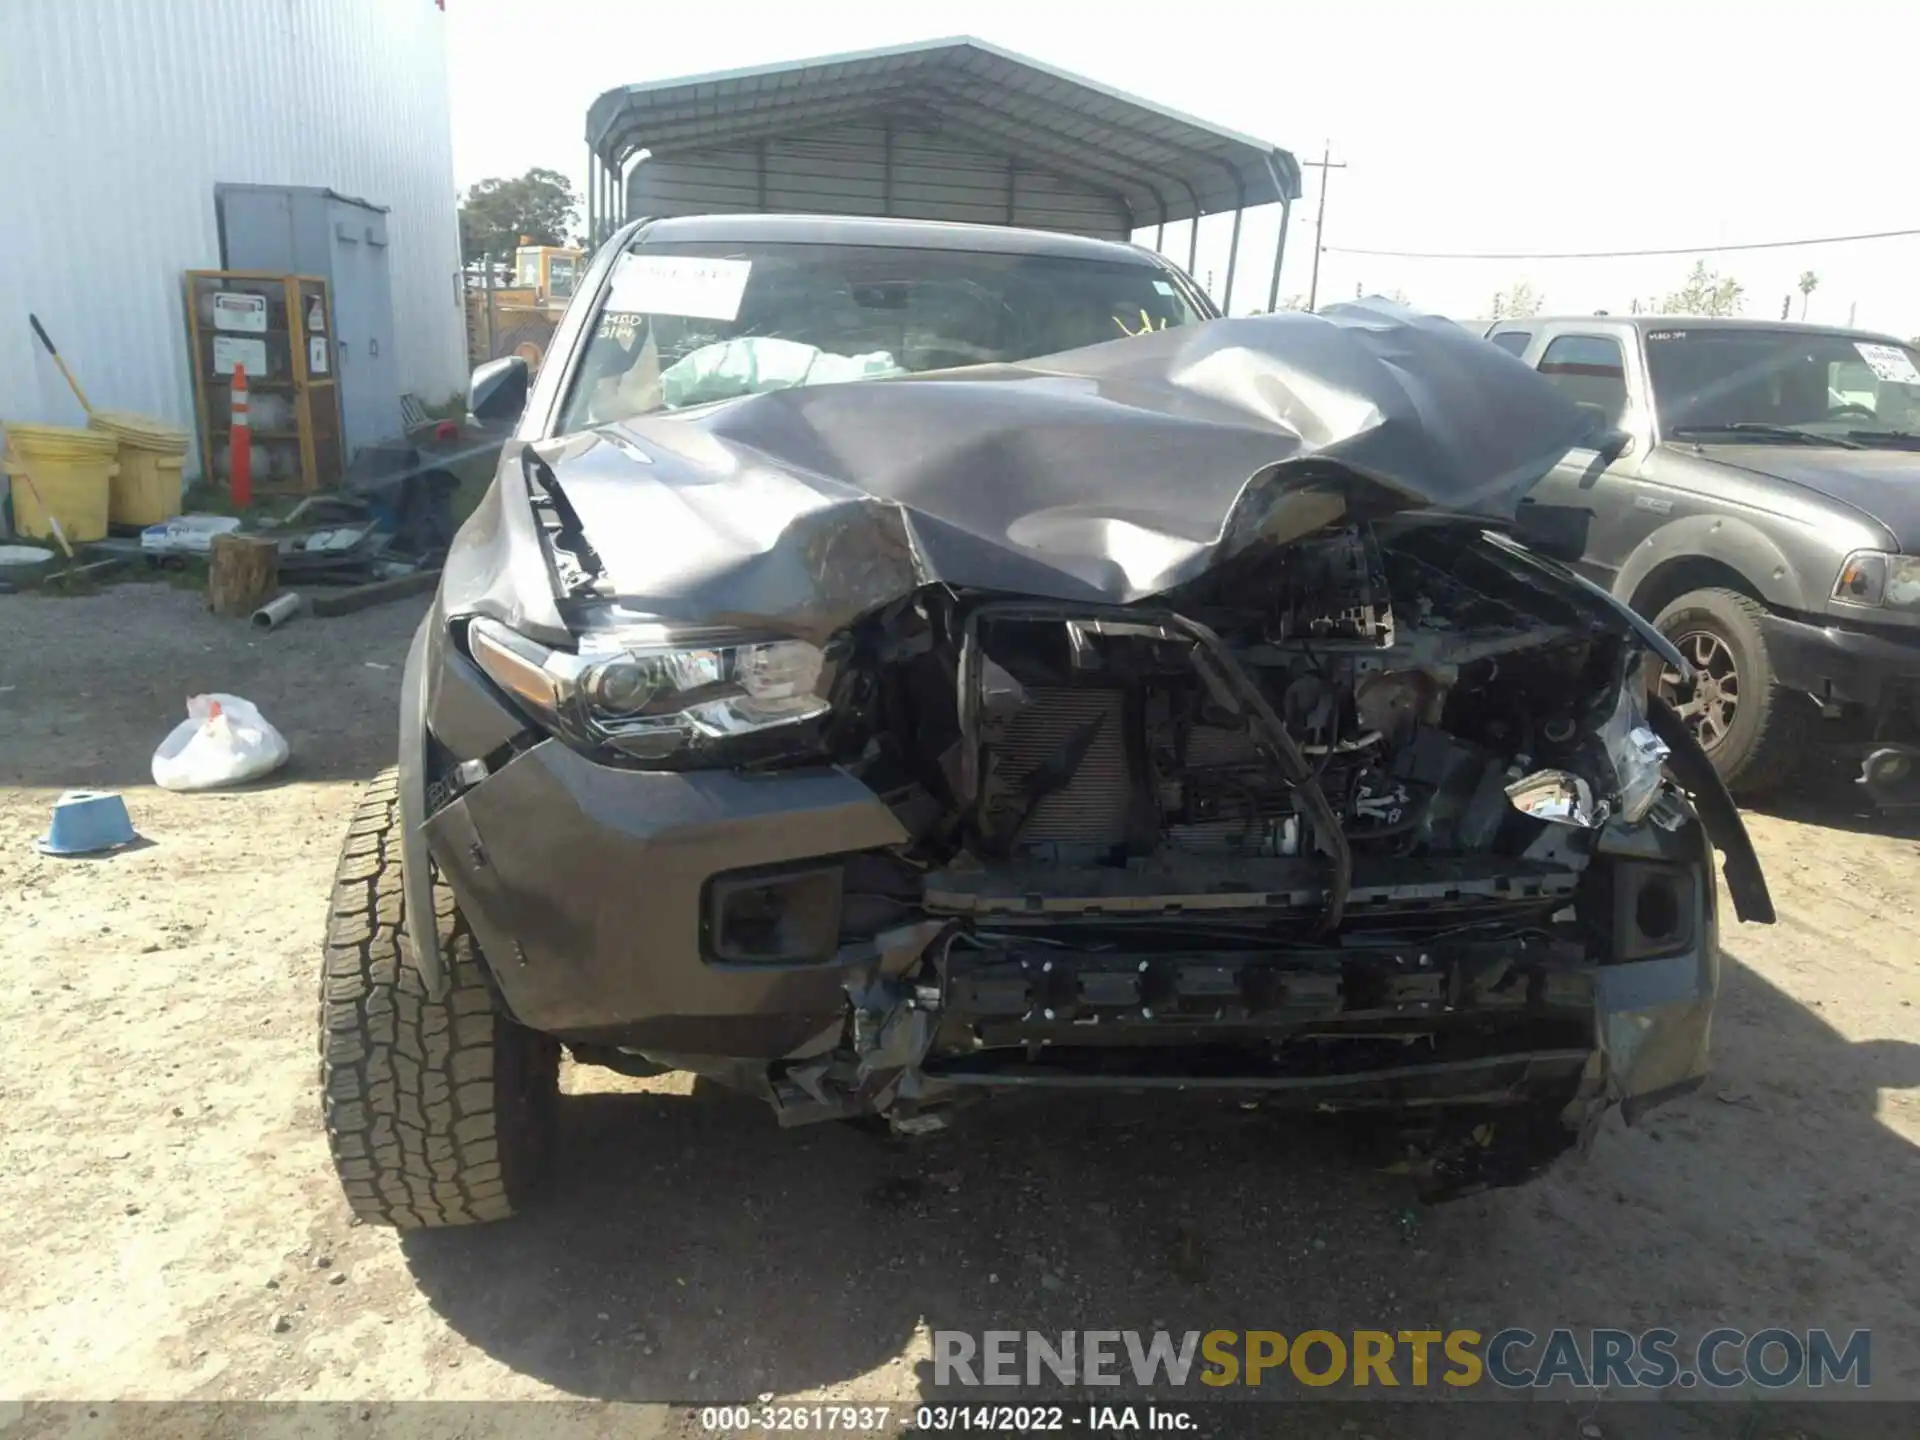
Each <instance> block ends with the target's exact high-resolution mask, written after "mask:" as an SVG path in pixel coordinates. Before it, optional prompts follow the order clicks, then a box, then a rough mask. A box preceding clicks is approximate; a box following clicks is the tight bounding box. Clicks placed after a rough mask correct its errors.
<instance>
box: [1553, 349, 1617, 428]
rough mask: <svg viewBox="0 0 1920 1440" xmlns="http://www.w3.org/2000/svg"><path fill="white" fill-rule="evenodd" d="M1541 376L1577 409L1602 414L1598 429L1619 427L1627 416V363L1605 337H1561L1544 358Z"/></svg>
mask: <svg viewBox="0 0 1920 1440" xmlns="http://www.w3.org/2000/svg"><path fill="white" fill-rule="evenodd" d="M1540 373H1541V374H1542V375H1544V376H1545V377H1546V378H1547V380H1548V381H1549V382H1551V383H1552V384H1553V386H1554V387H1555V388H1556V389H1558V390H1559V391H1560V392H1561V393H1562V394H1564V395H1565V396H1566V397H1567V398H1568V399H1569V400H1571V401H1573V402H1574V403H1575V404H1577V405H1584V406H1587V407H1589V408H1590V409H1592V410H1595V411H1598V415H1597V416H1596V418H1595V421H1594V426H1595V428H1596V429H1606V428H1610V427H1612V426H1615V425H1618V424H1619V423H1620V422H1621V420H1622V419H1623V418H1624V417H1625V415H1626V413H1627V362H1626V357H1625V355H1624V354H1623V353H1622V352H1621V349H1620V342H1619V341H1618V340H1614V339H1611V338H1610V337H1608V336H1605V335H1561V336H1558V337H1557V338H1555V340H1554V341H1553V343H1551V344H1550V345H1548V346H1547V353H1546V354H1544V355H1542V356H1541V357H1540Z"/></svg>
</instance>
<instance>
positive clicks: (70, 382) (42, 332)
mask: <svg viewBox="0 0 1920 1440" xmlns="http://www.w3.org/2000/svg"><path fill="white" fill-rule="evenodd" d="M27 322H28V323H29V324H30V325H32V326H33V333H34V334H36V335H38V336H39V337H40V343H41V344H42V345H44V346H46V347H47V354H49V355H51V356H52V357H53V363H54V364H56V365H58V366H59V367H60V374H61V375H62V376H63V377H64V378H65V380H66V382H67V388H68V389H69V390H71V391H73V398H74V399H76V400H78V401H79V402H80V408H81V409H82V410H84V411H86V412H87V414H88V415H92V414H93V406H91V405H90V404H88V403H87V392H86V391H84V390H82V389H81V388H80V382H79V381H78V380H76V379H74V378H73V372H72V371H71V370H69V369H67V362H66V361H64V360H62V359H61V358H60V352H59V351H58V350H56V349H54V348H53V337H52V336H51V335H49V334H47V331H46V327H45V326H44V325H42V324H41V323H40V317H39V316H38V315H28V316H27Z"/></svg>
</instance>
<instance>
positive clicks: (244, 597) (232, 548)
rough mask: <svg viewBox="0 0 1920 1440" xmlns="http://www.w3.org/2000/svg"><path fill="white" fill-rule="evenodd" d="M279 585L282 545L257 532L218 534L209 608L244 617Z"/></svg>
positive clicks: (209, 584)
mask: <svg viewBox="0 0 1920 1440" xmlns="http://www.w3.org/2000/svg"><path fill="white" fill-rule="evenodd" d="M279 588H280V546H279V544H278V543H277V542H275V541H273V540H267V539H263V538H262V537H260V536H258V535H216V536H214V537H213V549H212V552H211V558H210V563H209V565H208V568H207V608H208V609H209V610H211V611H213V613H214V614H216V615H228V616H231V617H233V618H235V619H238V620H245V619H246V618H247V617H248V616H250V615H252V614H253V612H254V611H256V610H258V609H259V608H260V607H261V606H262V605H264V604H266V603H267V601H269V600H271V599H272V598H273V597H274V593H275V592H276V591H277V590H279Z"/></svg>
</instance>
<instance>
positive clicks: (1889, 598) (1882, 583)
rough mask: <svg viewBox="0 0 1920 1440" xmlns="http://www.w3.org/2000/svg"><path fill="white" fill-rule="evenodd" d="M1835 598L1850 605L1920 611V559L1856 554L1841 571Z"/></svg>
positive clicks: (1873, 552)
mask: <svg viewBox="0 0 1920 1440" xmlns="http://www.w3.org/2000/svg"><path fill="white" fill-rule="evenodd" d="M1833 598H1834V599H1835V600H1838V601H1840V602H1842V603H1843V604H1847V605H1870V606H1873V607H1874V608H1875V609H1887V610H1915V611H1920V556H1913V555H1889V554H1887V553H1885V552H1884V551H1880V550H1856V551H1854V552H1853V553H1852V554H1851V555H1849V556H1847V563H1846V564H1844V565H1842V566H1841V567H1840V574H1839V577H1838V578H1837V579H1836V580H1835V581H1834V582H1833Z"/></svg>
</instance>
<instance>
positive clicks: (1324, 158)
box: [1300, 140, 1347, 314]
mask: <svg viewBox="0 0 1920 1440" xmlns="http://www.w3.org/2000/svg"><path fill="white" fill-rule="evenodd" d="M1315 167H1318V168H1319V171H1320V213H1319V214H1318V215H1317V216H1315V217H1314V221H1313V279H1312V280H1310V281H1308V282H1307V311H1308V313H1309V314H1311V313H1312V311H1313V307H1314V302H1315V301H1317V300H1318V299H1319V298H1320V257H1321V256H1322V255H1323V254H1325V253H1326V249H1327V247H1326V246H1325V245H1323V244H1322V243H1321V242H1322V241H1323V240H1325V239H1326V235H1327V181H1329V180H1331V179H1332V178H1333V172H1334V171H1336V170H1344V169H1346V168H1347V162H1346V161H1344V160H1335V159H1334V158H1333V142H1332V141H1331V140H1329V141H1328V142H1327V143H1326V146H1325V148H1324V149H1322V150H1321V152H1320V158H1319V159H1318V160H1309V161H1307V162H1306V163H1305V164H1304V165H1302V166H1301V167H1300V168H1301V169H1303V170H1311V169H1314V168H1315Z"/></svg>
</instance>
